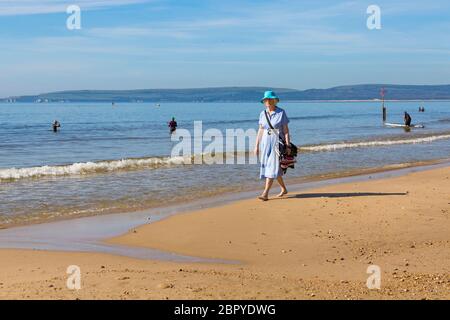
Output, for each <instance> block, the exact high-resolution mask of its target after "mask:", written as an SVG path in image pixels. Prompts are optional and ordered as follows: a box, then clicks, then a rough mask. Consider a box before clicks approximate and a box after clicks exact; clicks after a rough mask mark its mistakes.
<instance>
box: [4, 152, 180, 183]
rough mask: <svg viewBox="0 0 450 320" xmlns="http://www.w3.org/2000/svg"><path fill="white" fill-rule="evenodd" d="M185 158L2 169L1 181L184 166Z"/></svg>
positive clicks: (125, 160) (157, 158)
mask: <svg viewBox="0 0 450 320" xmlns="http://www.w3.org/2000/svg"><path fill="white" fill-rule="evenodd" d="M185 161H186V158H183V157H173V158H171V157H153V158H142V159H121V160H111V161H99V162H80V163H73V164H70V165H60V166H42V167H31V168H9V169H0V181H14V180H19V179H25V178H41V177H57V176H70V175H85V174H92V173H107V172H113V171H120V170H137V169H145V168H149V169H155V168H158V167H164V166H172V165H182V164H184V163H185Z"/></svg>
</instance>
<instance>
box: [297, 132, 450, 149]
mask: <svg viewBox="0 0 450 320" xmlns="http://www.w3.org/2000/svg"><path fill="white" fill-rule="evenodd" d="M444 139H450V134H441V135H432V136H427V137H417V138H410V139H391V140H373V141H358V142H341V143H333V144H322V145H312V146H304V147H301V148H300V150H301V151H309V152H321V151H322V152H323V151H335V150H340V149H348V148H362V147H381V146H391V145H398V144H418V143H430V142H433V141H437V140H444Z"/></svg>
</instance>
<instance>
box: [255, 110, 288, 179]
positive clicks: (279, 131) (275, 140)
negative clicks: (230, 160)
mask: <svg viewBox="0 0 450 320" xmlns="http://www.w3.org/2000/svg"><path fill="white" fill-rule="evenodd" d="M266 110H267V112H268V113H269V119H270V122H271V123H272V126H273V127H274V128H275V132H273V130H271V129H270V126H269V124H268V123H267V119H266V116H265V115H264V112H265V111H266ZM266 110H263V111H262V112H261V114H260V115H259V125H260V126H262V128H263V129H264V133H263V136H262V138H261V141H260V148H259V150H260V162H261V168H260V174H259V176H260V178H261V179H264V178H272V179H275V178H278V177H279V176H281V175H282V170H281V167H280V157H279V136H282V137H284V132H283V127H284V126H285V125H287V124H288V123H289V119H288V117H287V115H286V112H285V111H284V110H283V109H281V108H278V107H277V108H276V109H275V111H273V112H272V113H270V112H269V111H268V109H266Z"/></svg>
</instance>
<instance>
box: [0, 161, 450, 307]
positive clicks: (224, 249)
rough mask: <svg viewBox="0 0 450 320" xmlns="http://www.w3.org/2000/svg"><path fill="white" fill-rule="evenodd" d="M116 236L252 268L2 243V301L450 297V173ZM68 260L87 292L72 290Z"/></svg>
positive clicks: (228, 210)
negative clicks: (373, 274) (377, 271)
mask: <svg viewBox="0 0 450 320" xmlns="http://www.w3.org/2000/svg"><path fill="white" fill-rule="evenodd" d="M108 242H109V243H119V244H125V245H131V246H142V247H150V248H157V249H163V250H167V251H171V252H176V253H182V254H187V255H193V256H199V257H207V258H219V259H227V260H234V261H236V260H237V261H240V262H241V263H237V264H205V263H196V264H194V263H175V262H160V261H145V260H137V259H131V258H124V257H118V256H111V255H106V254H93V253H66V252H44V251H31V250H0V298H3V299H6V298H14V299H23V298H29V299H30V298H37V299H53V298H58V299H59V298H62V299H76V298H79V299H105V298H106V299H449V298H450V168H441V169H434V170H429V171H423V172H417V173H411V174H408V175H405V176H401V177H396V178H390V179H383V180H374V181H367V182H354V183H347V184H340V185H335V186H328V187H324V188H320V189H315V190H310V191H307V192H301V193H296V192H294V190H291V193H290V195H289V196H287V197H286V198H285V199H274V200H271V201H269V202H265V203H264V202H260V201H258V200H256V199H255V200H245V201H239V202H235V203H232V204H229V205H226V206H222V207H218V208H210V209H205V210H201V211H196V212H190V213H186V214H180V215H177V216H173V217H171V218H169V219H166V220H163V221H159V222H156V223H153V224H149V225H145V226H142V227H140V228H138V229H136V230H132V231H131V232H130V233H129V234H127V235H124V236H121V237H117V238H114V239H110V240H108ZM69 265H78V266H79V267H80V268H81V276H82V288H81V290H78V291H76V290H75V291H72V290H68V289H67V288H66V279H67V275H66V268H67V266H69ZM370 265H377V266H379V267H380V268H381V289H380V290H377V289H374V290H369V289H368V288H367V286H366V280H367V278H368V277H369V274H367V273H366V271H367V267H368V266H370Z"/></svg>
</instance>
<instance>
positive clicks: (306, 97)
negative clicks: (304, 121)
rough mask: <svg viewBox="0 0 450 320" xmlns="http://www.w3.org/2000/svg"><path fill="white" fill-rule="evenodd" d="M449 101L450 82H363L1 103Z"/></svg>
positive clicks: (102, 93)
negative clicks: (264, 97)
mask: <svg viewBox="0 0 450 320" xmlns="http://www.w3.org/2000/svg"><path fill="white" fill-rule="evenodd" d="M382 88H385V90H386V99H388V100H450V85H393V84H361V85H348V86H339V87H333V88H328V89H308V90H296V89H287V88H270V87H219V88H196V89H195V88H194V89H139V90H73V91H60V92H50V93H43V94H38V95H26V96H16V97H6V98H0V102H9V103H12V102H34V103H54V102H58V103H63V102H155V103H161V102H252V101H259V99H260V98H261V94H262V92H263V91H265V90H268V89H270V90H274V91H276V92H277V93H278V94H279V95H280V96H281V97H282V98H283V101H323V100H333V101H355V100H377V99H380V90H381V89H382Z"/></svg>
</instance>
